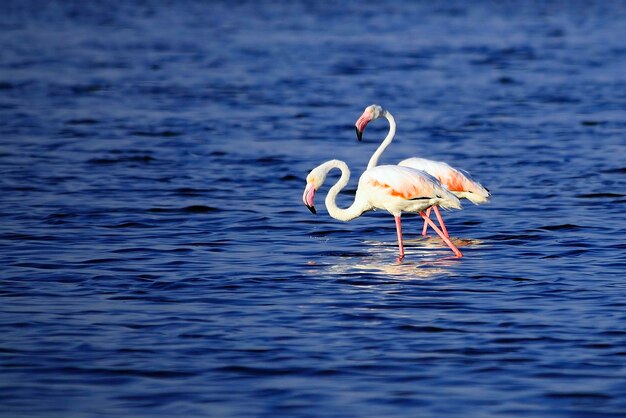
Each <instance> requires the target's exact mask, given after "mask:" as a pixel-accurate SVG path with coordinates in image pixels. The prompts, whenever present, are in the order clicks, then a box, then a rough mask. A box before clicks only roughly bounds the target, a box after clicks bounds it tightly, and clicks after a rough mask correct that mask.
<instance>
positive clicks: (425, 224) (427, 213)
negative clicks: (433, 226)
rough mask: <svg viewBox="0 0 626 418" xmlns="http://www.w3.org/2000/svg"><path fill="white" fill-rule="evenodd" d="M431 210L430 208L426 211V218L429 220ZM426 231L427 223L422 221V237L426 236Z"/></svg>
mask: <svg viewBox="0 0 626 418" xmlns="http://www.w3.org/2000/svg"><path fill="white" fill-rule="evenodd" d="M431 209H432V206H431V207H430V208H428V209H426V216H428V217H429V218H430V210H431ZM426 231H428V223H427V222H426V221H424V226H423V227H422V235H423V236H426Z"/></svg>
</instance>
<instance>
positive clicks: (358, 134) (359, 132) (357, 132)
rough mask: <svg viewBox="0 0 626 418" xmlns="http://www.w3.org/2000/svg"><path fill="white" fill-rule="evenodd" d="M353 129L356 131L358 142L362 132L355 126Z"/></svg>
mask: <svg viewBox="0 0 626 418" xmlns="http://www.w3.org/2000/svg"><path fill="white" fill-rule="evenodd" d="M354 129H356V139H358V140H359V141H360V140H361V139H362V138H363V131H359V128H358V127H357V126H355V127H354Z"/></svg>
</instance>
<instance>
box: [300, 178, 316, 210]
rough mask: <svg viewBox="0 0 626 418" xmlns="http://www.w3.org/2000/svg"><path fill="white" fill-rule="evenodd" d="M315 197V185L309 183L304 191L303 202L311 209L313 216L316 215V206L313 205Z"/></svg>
mask: <svg viewBox="0 0 626 418" xmlns="http://www.w3.org/2000/svg"><path fill="white" fill-rule="evenodd" d="M314 197H315V186H314V185H313V183H307V185H306V189H304V193H303V194H302V201H303V202H304V205H305V206H306V207H307V208H309V210H310V211H311V213H312V214H316V213H317V211H316V210H315V206H314V204H313V198H314Z"/></svg>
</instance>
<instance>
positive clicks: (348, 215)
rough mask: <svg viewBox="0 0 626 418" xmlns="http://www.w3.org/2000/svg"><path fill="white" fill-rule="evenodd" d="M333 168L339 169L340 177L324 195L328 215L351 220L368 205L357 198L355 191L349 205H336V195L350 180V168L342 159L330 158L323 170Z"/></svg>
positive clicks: (327, 171)
mask: <svg viewBox="0 0 626 418" xmlns="http://www.w3.org/2000/svg"><path fill="white" fill-rule="evenodd" d="M334 168H338V169H339V170H341V178H339V181H338V182H337V183H335V185H334V186H333V187H331V188H330V190H329V191H328V194H327V195H326V200H325V203H326V209H327V210H328V213H329V214H330V216H332V217H333V218H335V219H338V220H340V221H351V220H352V219H354V218H358V217H359V216H361V214H362V213H363V212H365V211H366V210H368V209H369V206H368V205H367V202H363V201H362V200H361V199H359V193H357V196H356V197H355V199H354V202H353V203H352V205H350V207H348V208H345V209H342V208H340V207H338V206H337V203H336V199H337V195H338V194H339V192H340V191H341V190H342V189H343V188H344V187H346V184H348V181H349V180H350V169H349V168H348V165H347V164H346V163H344V162H343V161H340V160H331V161H329V162H327V163H326V167H325V170H324V171H325V172H326V174H328V173H329V172H330V171H331V170H332V169H334Z"/></svg>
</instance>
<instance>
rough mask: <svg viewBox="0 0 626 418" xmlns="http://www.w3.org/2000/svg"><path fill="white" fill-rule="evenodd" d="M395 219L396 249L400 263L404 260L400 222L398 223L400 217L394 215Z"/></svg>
mask: <svg viewBox="0 0 626 418" xmlns="http://www.w3.org/2000/svg"><path fill="white" fill-rule="evenodd" d="M394 218H395V219H396V232H397V234H398V247H399V250H400V253H399V254H398V262H400V261H402V259H403V258H404V245H402V222H401V221H400V216H396V215H394Z"/></svg>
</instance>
